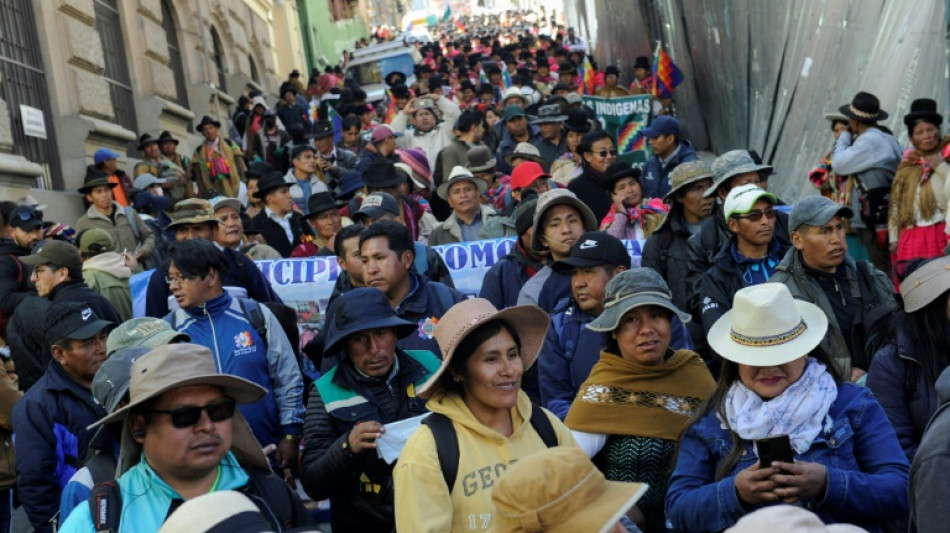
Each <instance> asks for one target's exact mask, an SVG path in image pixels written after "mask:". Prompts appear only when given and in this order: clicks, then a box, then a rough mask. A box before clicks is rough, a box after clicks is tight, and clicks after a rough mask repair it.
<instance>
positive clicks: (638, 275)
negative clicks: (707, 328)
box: [587, 267, 692, 332]
mask: <svg viewBox="0 0 950 533" xmlns="http://www.w3.org/2000/svg"><path fill="white" fill-rule="evenodd" d="M605 293H606V297H605V298H604V311H603V312H602V313H601V314H600V316H598V317H597V318H595V319H594V320H592V321H591V322H590V323H589V324H587V329H589V330H591V331H601V332H607V331H614V330H615V329H617V327H618V326H619V325H620V319H622V318H623V316H624V315H625V314H627V313H628V312H629V311H630V310H632V309H636V308H637V307H644V306H647V305H655V306H657V307H662V308H664V309H667V310H668V311H670V312H671V313H673V314H674V315H676V316H677V317H678V318H679V319H680V322H683V323H686V322H689V321H690V320H692V317H691V316H690V315H689V314H688V313H684V312H683V311H681V310H680V309H679V308H678V307H676V304H674V303H673V293H672V292H671V291H670V288H669V286H668V285H667V284H666V281H664V280H663V277H662V276H660V275H659V274H658V273H657V272H656V271H655V270H653V269H651V268H645V267H637V268H631V269H630V270H624V271H623V272H620V273H619V274H617V275H616V276H614V277H613V278H611V280H610V281H608V282H607V287H606V290H605Z"/></svg>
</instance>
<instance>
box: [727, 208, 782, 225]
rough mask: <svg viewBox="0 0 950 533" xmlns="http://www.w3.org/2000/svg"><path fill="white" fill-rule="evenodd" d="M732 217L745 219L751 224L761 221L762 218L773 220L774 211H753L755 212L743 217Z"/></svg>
mask: <svg viewBox="0 0 950 533" xmlns="http://www.w3.org/2000/svg"><path fill="white" fill-rule="evenodd" d="M732 216H733V217H735V218H745V219H748V220H750V221H752V222H758V221H760V220H762V217H763V216H764V217H765V218H767V219H769V220H772V219H773V218H775V210H774V209H766V210H765V211H759V210H755V211H750V212H748V213H746V214H744V215H732Z"/></svg>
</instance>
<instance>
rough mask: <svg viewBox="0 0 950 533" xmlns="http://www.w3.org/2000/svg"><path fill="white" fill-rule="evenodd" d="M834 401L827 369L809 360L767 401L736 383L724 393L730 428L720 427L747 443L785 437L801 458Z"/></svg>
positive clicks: (834, 388) (835, 387) (835, 390)
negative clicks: (799, 372) (794, 379)
mask: <svg viewBox="0 0 950 533" xmlns="http://www.w3.org/2000/svg"><path fill="white" fill-rule="evenodd" d="M837 398H838V385H837V384H836V383H835V380H834V378H832V377H831V374H829V373H828V369H827V368H826V367H825V365H824V364H822V363H821V362H819V361H817V360H816V359H814V358H812V357H809V358H808V361H807V363H806V366H805V371H804V372H803V373H802V376H801V378H799V379H798V381H796V382H795V383H793V384H792V385H791V386H790V387H789V388H787V389H785V392H783V393H782V394H780V395H778V396H777V397H775V398H772V399H771V400H768V401H766V400H763V399H762V397H761V396H759V395H758V394H756V393H755V392H753V391H751V390H749V388H748V387H746V386H745V385H743V384H742V381H740V380H736V381H735V383H733V384H732V385H731V386H730V387H729V391H728V392H727V393H726V406H725V407H726V418H727V420H728V422H729V424H728V427H726V424H723V425H722V427H723V429H732V431H735V432H736V433H737V434H738V435H739V436H740V437H741V438H743V439H744V440H750V441H751V440H758V439H764V438H767V437H773V436H776V435H788V436H789V438H790V440H791V443H792V448H794V449H795V451H796V452H797V453H799V454H802V453H805V452H806V451H808V449H809V448H810V447H811V443H812V442H813V441H814V440H815V438H816V437H817V436H818V435H819V434H820V433H821V429H822V421H823V420H824V419H825V417H826V416H827V415H828V410H829V409H831V404H832V403H834V401H835V399H837ZM720 422H722V419H721V418H720ZM756 455H758V452H756Z"/></svg>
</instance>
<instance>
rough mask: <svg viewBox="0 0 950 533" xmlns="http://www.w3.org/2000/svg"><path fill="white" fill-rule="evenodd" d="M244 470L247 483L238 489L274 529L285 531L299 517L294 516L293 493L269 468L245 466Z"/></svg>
mask: <svg viewBox="0 0 950 533" xmlns="http://www.w3.org/2000/svg"><path fill="white" fill-rule="evenodd" d="M245 471H246V472H247V477H248V481H247V484H246V485H244V486H243V487H241V488H240V489H238V491H240V492H241V493H242V494H244V495H245V496H247V497H248V498H249V499H250V500H251V501H252V502H254V505H256V506H257V508H258V510H260V512H261V514H262V515H263V516H264V519H265V520H267V522H268V523H269V524H270V525H271V527H273V528H274V530H275V531H286V530H287V528H290V527H292V526H293V525H294V524H296V523H297V522H298V521H299V520H300V519H301V517H299V516H296V514H297V513H296V512H295V509H294V504H293V495H292V494H291V493H290V489H289V488H288V486H287V484H286V483H284V481H283V480H282V479H280V478H278V477H277V476H276V475H274V473H273V472H271V471H269V470H262V469H259V468H246V469H245Z"/></svg>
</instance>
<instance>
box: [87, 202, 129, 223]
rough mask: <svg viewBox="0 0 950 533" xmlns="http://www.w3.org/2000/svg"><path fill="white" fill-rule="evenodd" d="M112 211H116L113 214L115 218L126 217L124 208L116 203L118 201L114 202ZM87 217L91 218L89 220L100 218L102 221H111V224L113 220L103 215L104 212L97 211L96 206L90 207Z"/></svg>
mask: <svg viewBox="0 0 950 533" xmlns="http://www.w3.org/2000/svg"><path fill="white" fill-rule="evenodd" d="M112 209H114V211H113V212H112V214H113V216H116V217H118V216H119V215H122V216H125V211H124V210H123V209H122V206H121V205H119V203H118V202H116V201H113V202H112ZM86 216H87V217H89V218H98V219H102V220H109V221H110V222H111V220H110V219H109V217H108V216H106V215H103V214H102V212H100V211H99V210H98V209H96V206H94V205H90V206H89V209H87V210H86Z"/></svg>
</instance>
